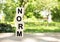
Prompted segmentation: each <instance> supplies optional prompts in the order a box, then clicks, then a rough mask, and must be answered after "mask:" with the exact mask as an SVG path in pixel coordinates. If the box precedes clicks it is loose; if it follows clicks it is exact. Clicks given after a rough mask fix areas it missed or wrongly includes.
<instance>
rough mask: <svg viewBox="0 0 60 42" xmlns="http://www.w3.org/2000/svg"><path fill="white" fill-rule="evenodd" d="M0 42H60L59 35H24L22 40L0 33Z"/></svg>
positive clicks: (12, 34)
mask: <svg viewBox="0 0 60 42" xmlns="http://www.w3.org/2000/svg"><path fill="white" fill-rule="evenodd" d="M0 42H60V33H33V34H32V33H29V34H28V33H25V34H24V37H23V38H20V37H15V36H14V33H3V34H2V33H0Z"/></svg>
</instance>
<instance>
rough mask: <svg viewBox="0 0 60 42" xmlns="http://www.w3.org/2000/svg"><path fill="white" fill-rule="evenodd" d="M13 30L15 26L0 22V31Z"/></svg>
mask: <svg viewBox="0 0 60 42" xmlns="http://www.w3.org/2000/svg"><path fill="white" fill-rule="evenodd" d="M5 32H15V28H14V27H12V26H11V25H10V24H5V23H0V33H5Z"/></svg>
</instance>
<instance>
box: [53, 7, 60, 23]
mask: <svg viewBox="0 0 60 42" xmlns="http://www.w3.org/2000/svg"><path fill="white" fill-rule="evenodd" d="M52 19H53V20H54V21H57V22H59V21H60V9H58V8H54V10H52Z"/></svg>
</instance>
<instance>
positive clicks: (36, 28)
mask: <svg viewBox="0 0 60 42" xmlns="http://www.w3.org/2000/svg"><path fill="white" fill-rule="evenodd" d="M24 32H28V33H29V32H30V33H38V32H39V33H40V32H60V23H58V22H52V23H50V24H47V23H42V22H27V23H25V30H24Z"/></svg>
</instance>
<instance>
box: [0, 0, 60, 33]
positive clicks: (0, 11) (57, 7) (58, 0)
mask: <svg viewBox="0 0 60 42" xmlns="http://www.w3.org/2000/svg"><path fill="white" fill-rule="evenodd" d="M21 2H22V1H21V0H4V1H2V2H1V1H0V33H3V32H15V30H16V27H15V15H16V8H17V7H20V5H21ZM24 8H25V13H24V17H23V20H24V32H27V33H29V32H30V33H36V32H37V33H38V32H39V33H40V32H60V0H24ZM44 9H49V10H50V11H51V16H52V22H50V23H48V21H44V19H43V16H41V13H40V12H41V11H42V10H44Z"/></svg>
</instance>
